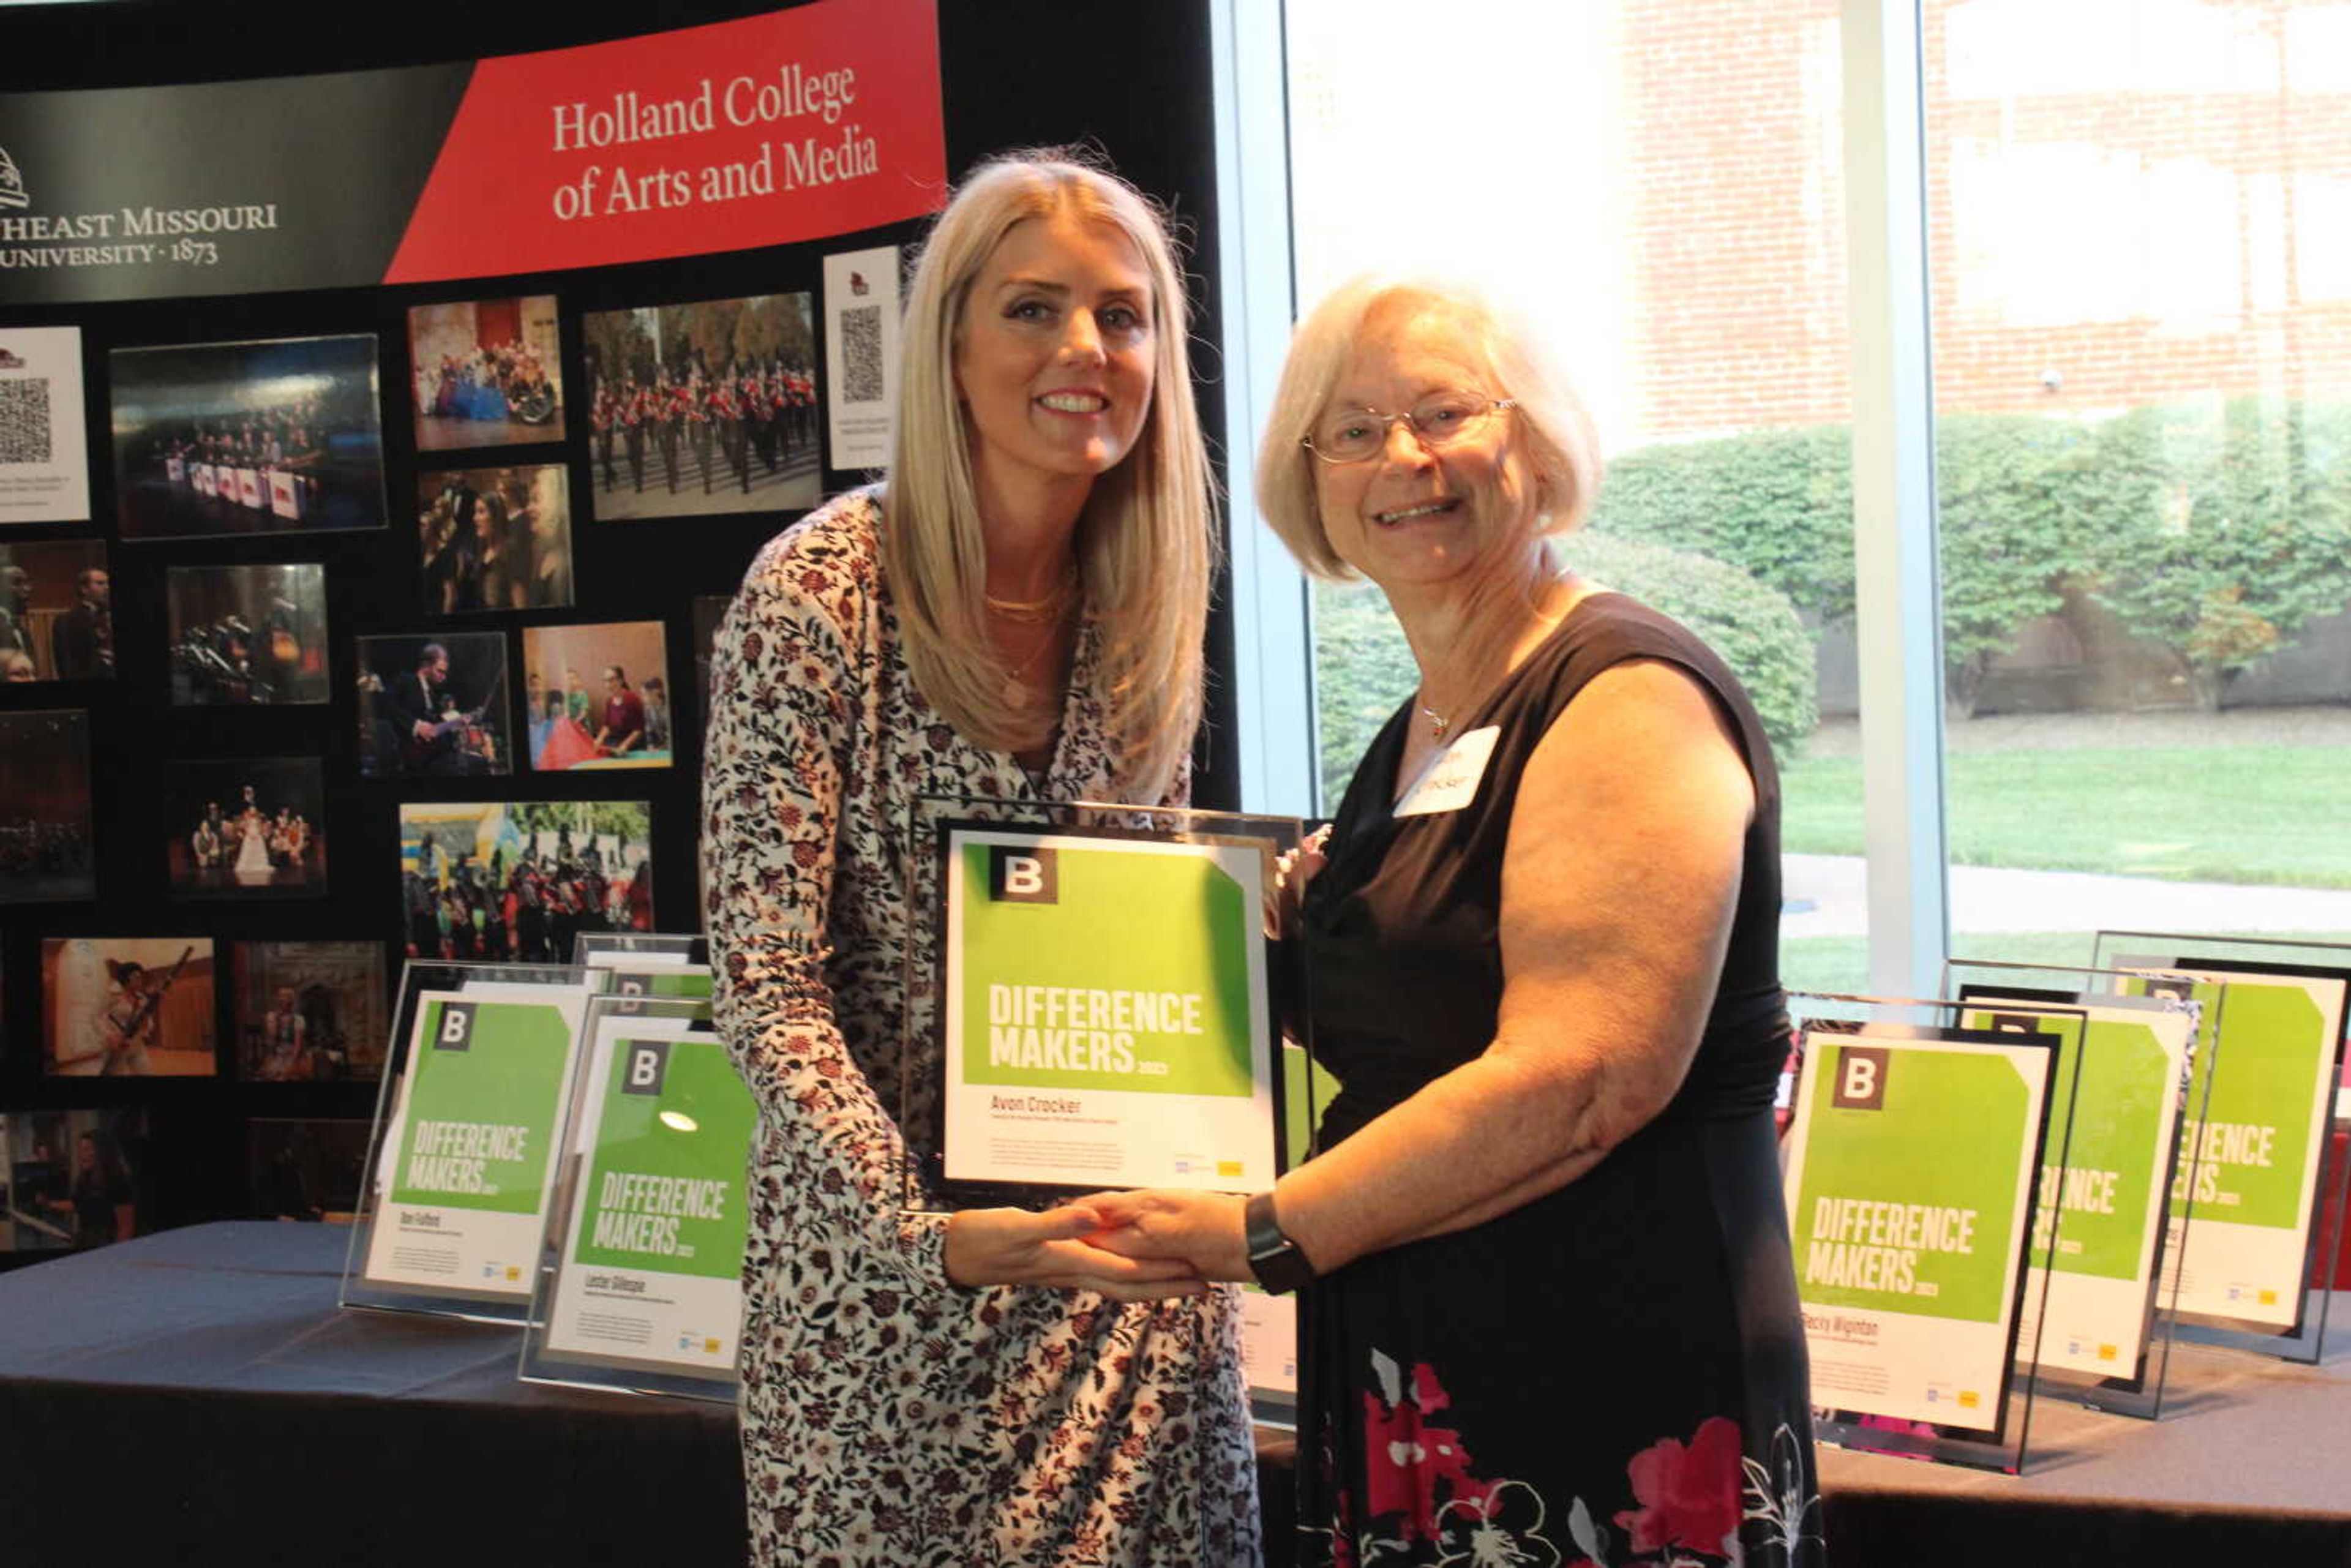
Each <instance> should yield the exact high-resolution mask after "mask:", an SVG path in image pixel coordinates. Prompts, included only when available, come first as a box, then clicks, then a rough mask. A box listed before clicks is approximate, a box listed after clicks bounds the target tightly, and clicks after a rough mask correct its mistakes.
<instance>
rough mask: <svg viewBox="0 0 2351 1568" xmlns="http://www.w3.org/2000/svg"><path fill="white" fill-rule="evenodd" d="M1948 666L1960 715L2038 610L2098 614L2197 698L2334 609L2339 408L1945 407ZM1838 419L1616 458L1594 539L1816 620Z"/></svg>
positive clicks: (1835, 576) (1843, 557)
mask: <svg viewBox="0 0 2351 1568" xmlns="http://www.w3.org/2000/svg"><path fill="white" fill-rule="evenodd" d="M1936 465H1937V477H1938V486H1937V492H1938V512H1939V520H1940V527H1941V532H1942V551H1941V576H1942V594H1943V626H1942V632H1943V640H1944V653H1945V660H1946V674H1947V678H1948V680H1949V689H1950V693H1951V695H1952V697H1953V699H1954V702H1955V704H1956V705H1957V706H1959V708H1960V710H1961V711H1966V710H1967V708H1968V707H1969V706H1970V705H1971V704H1972V702H1973V700H1974V695H1975V692H1976V689H1977V687H1978V685H1980V682H1981V681H1982V679H1983V676H1984V674H1985V672H1986V671H1987V670H1988V669H1989V668H1990V667H1991V663H1992V661H1993V660H1994V659H1996V658H1998V657H1999V656H2000V655H2001V653H2005V652H2007V651H2008V650H2009V649H2011V647H2013V646H2014V643H2015V639H2016V635H2017V632H2019V630H2020V629H2021V628H2022V627H2023V625H2024V624H2025V623H2026V622H2030V621H2032V619H2034V618H2035V617H2037V616H2041V615H2045V614H2050V613H2053V612H2057V611H2059V610H2061V609H2063V608H2064V607H2065V606H2066V605H2067V604H2069V603H2070V602H2074V601H2086V600H2095V601H2097V602H2099V603H2102V604H2104V605H2105V606H2106V607H2108V608H2110V609H2111V610H2113V611H2114V612H2116V614H2117V615H2118V616H2119V617H2120V618H2121V620H2122V622H2123V624H2124V626H2125V627H2126V629H2127V630H2128V631H2130V632H2134V633H2136V634H2137V635H2139V636H2141V637H2144V638H2147V639H2149V640H2151V641H2153V642H2154V643H2158V644H2159V645H2160V646H2161V647H2162V648H2163V649H2165V650H2168V653H2169V655H2170V656H2171V657H2172V658H2173V659H2175V660H2176V661H2177V662H2178V663H2179V666H2180V668H2181V669H2182V670H2183V671H2184V672H2185V673H2186V674H2189V676H2190V677H2191V679H2192V680H2193V681H2194V682H2195V685H2196V688H2197V690H2198V692H2199V695H2201V696H2202V697H2203V698H2204V699H2205V700H2206V701H2207V703H2208V704H2210V703H2217V702H2218V701H2219V697H2220V693H2221V692H2222V691H2223V690H2225V688H2226V685H2227V684H2228V682H2229V681H2230V680H2231V679H2233V678H2234V676H2235V674H2236V673H2237V672H2239V671H2241V670H2242V669H2244V668H2246V667H2247V666H2249V665H2250V664H2253V663H2254V662H2256V661H2257V660H2259V659H2261V658H2262V657H2263V656H2265V655H2266V654H2268V653H2272V652H2274V651H2275V650H2276V649H2277V648H2279V647H2282V646H2283V645H2284V644H2285V643H2288V642H2290V641H2291V640H2292V639H2293V637H2294V634H2295V633H2296V632H2299V631H2300V630H2301V628H2302V627H2303V626H2304V624H2305V623H2306V622H2309V621H2310V620H2311V619H2313V618H2314V617H2315V616H2319V615H2324V614H2327V613H2329V612H2333V611H2335V610H2338V609H2340V608H2342V607H2343V605H2344V603H2345V601H2346V599H2351V409H2346V408H2345V407H2342V406H2335V405H2305V404H2303V403H2300V402H2285V401H2281V400H2275V399H2269V400H2263V399H2255V398H2243V399H2237V400H2232V401H2231V402H2227V403H2225V404H2213V403H2203V404H2195V405H2188V406H2182V407H2176V408H2144V409H2137V410H2133V411H2131V412H2129V413H2122V414H2118V415H2116V416H2113V417H2111V418H2108V419H2105V420H2099V421H2085V420H2074V419H2058V418H2049V417H2043V416H2038V415H2030V414H1959V415H1952V416H1949V417H1947V418H1945V419H1943V420H1941V421H1939V422H1938V425H1937V449H1936ZM1851 470H1852V460H1851V448H1850V442H1849V437H1848V434H1847V432H1846V431H1845V429H1844V427H1843V426H1822V427H1818V428H1814V429H1806V430H1785V431H1761V432H1757V433H1754V434H1745V435H1736V436H1728V437H1724V438H1722V439H1719V440H1714V441H1700V442H1677V443H1667V444H1658V445H1655V446H1649V447H1645V448H1642V449H1641V450H1639V451H1636V452H1634V453H1630V454H1627V455H1625V456H1623V457H1621V458H1619V459H1618V460H1617V461H1616V463H1615V465H1614V468H1613V470H1612V471H1611V473H1610V475H1609V477H1608V480H1607V482H1606V484H1605V485H1604V486H1602V489H1601V492H1600V495H1599V497H1598V504H1597V506H1596V507H1595V509H1594V513H1593V522H1592V529H1593V532H1594V533H1595V534H1597V535H1601V536H1604V537H1613V538H1627V539H1636V540H1645V541H1647V542H1651V543H1657V544H1665V545H1669V546H1671V547H1673V548H1675V549H1684V550H1690V551H1694V552H1696V553H1698V554H1700V555H1705V556H1709V557H1712V558H1713V559H1717V560H1720V561H1725V562H1728V563H1729V564H1731V565H1733V566H1737V567H1739V568H1740V569H1741V570H1745V571H1747V572H1749V573H1750V574H1751V575H1752V576H1754V577H1756V578H1758V579H1759V580H1761V581H1763V582H1765V583H1768V584H1770V585H1771V586H1772V587H1774V588H1777V589H1779V590H1781V591H1782V592H1784V593H1786V594H1787V595H1788V597H1789V598H1790V599H1791V600H1792V601H1794V602H1795V604H1796V606H1797V608H1798V609H1799V610H1800V611H1802V612H1804V613H1805V614H1806V615H1807V616H1808V617H1809V618H1810V619H1811V621H1812V622H1813V623H1814V624H1815V625H1827V624H1831V623H1834V622H1840V621H1844V620H1848V619H1850V617H1851V616H1852V614H1853V609H1854V566H1853V521H1852V517H1853V500H1852V496H1853V491H1852V477H1851Z"/></svg>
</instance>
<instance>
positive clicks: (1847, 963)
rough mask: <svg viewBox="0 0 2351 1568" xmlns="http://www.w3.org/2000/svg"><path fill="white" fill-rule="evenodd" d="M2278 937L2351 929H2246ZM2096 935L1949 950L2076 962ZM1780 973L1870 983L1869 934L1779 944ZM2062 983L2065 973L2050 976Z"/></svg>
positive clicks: (1786, 977) (1859, 988) (2005, 936)
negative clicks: (2258, 930)
mask: <svg viewBox="0 0 2351 1568" xmlns="http://www.w3.org/2000/svg"><path fill="white" fill-rule="evenodd" d="M2245 935H2246V936H2262V937H2269V938H2273V939H2274V940H2276V941H2280V942H2351V931H2262V932H2247V933H2245ZM2097 942H2098V939H2097V936H2096V934H2095V933H2094V932H2088V931H2001V932H1997V933H1994V934H1992V935H1990V936H1969V935H1968V934H1967V933H1965V932H1960V933H1959V934H1958V935H1957V936H1953V937H1952V938H1951V950H1952V953H1953V955H1954V956H1957V957H1960V958H1976V959H1981V960H1983V961H1984V962H1986V963H2007V964H2055V965H2061V966H2067V967H2076V968H2078V967H2082V966H2084V965H2085V964H2087V963H2089V961H2090V960H2091V958H2092V957H2094V956H2095V948H2096V946H2097ZM1780 974H1781V977H1782V981H1783V982H1784V983H1785V984H1786V986H1787V988H1789V989H1790V990H1792V991H1835V992H1839V993H1841V994H1844V995H1848V996H1850V995H1854V994H1855V993H1865V992H1867V991H1868V989H1869V939H1868V938H1867V937H1865V936H1804V937H1798V938H1794V939H1783V940H1782V942H1781V944H1780ZM2048 983H2049V984H2050V985H2052V986H2060V987H2062V986H2063V985H2064V984H2065V979H2064V977H2062V976H2060V977H2054V978H2053V979H2052V980H2051V981H2049V982H2048Z"/></svg>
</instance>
